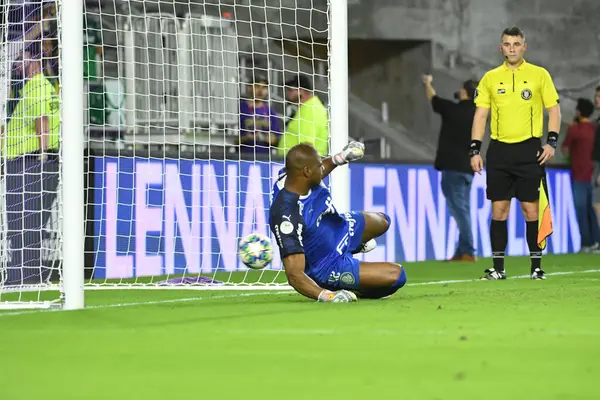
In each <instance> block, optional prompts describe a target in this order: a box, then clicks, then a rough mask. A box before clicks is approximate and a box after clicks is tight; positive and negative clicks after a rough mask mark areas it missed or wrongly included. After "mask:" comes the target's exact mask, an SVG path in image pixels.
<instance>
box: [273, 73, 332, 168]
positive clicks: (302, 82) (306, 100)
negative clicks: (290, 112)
mask: <svg viewBox="0 0 600 400" xmlns="http://www.w3.org/2000/svg"><path fill="white" fill-rule="evenodd" d="M285 85H286V87H287V90H286V97H287V100H288V101H290V102H292V103H295V104H297V105H298V111H296V114H295V115H294V117H293V118H292V119H291V120H290V121H289V123H288V124H287V127H286V130H285V133H284V134H283V137H282V138H281V140H280V141H279V146H278V153H279V155H282V156H284V155H285V154H286V153H287V152H288V150H289V149H290V148H292V147H293V146H295V145H297V144H298V143H301V142H308V143H310V144H312V145H313V146H315V148H316V149H317V151H318V152H319V154H320V155H321V156H322V157H323V156H326V155H327V151H328V150H327V149H328V142H329V119H328V116H327V109H326V108H325V106H324V105H323V103H322V102H321V100H320V99H319V98H318V97H317V96H315V95H314V93H313V87H312V83H311V79H310V78H309V77H308V76H306V75H297V76H295V77H293V78H292V79H289V80H288V81H287V82H286V83H285Z"/></svg>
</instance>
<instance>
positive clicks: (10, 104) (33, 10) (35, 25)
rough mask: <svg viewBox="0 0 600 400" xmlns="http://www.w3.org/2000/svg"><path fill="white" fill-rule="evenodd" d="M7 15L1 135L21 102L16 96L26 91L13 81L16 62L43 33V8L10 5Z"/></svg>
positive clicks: (0, 55) (0, 81)
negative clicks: (41, 11) (22, 90)
mask: <svg viewBox="0 0 600 400" xmlns="http://www.w3.org/2000/svg"><path fill="white" fill-rule="evenodd" d="M5 12H8V16H7V21H8V24H7V27H5V29H8V32H3V34H6V41H3V43H2V45H1V47H0V125H1V128H0V129H1V131H2V133H3V132H4V131H5V127H6V124H8V119H10V115H11V114H12V112H13V110H14V107H15V106H16V104H17V102H18V99H15V98H16V97H19V96H18V93H17V92H19V91H20V90H21V89H22V87H23V85H22V80H14V79H12V74H13V72H14V71H13V67H14V64H15V61H16V60H18V59H21V58H22V56H23V51H24V50H25V47H27V46H29V45H30V44H31V43H32V42H34V41H36V40H38V39H39V37H40V35H41V34H42V30H43V25H42V22H41V21H40V19H41V16H40V6H39V5H37V4H35V3H33V2H32V4H27V5H22V4H13V5H10V7H6V10H5ZM3 17H4V16H3ZM2 21H4V19H2ZM11 92H12V94H13V95H12V96H11V95H10V93H11Z"/></svg>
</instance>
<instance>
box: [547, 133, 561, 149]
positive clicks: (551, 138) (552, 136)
mask: <svg viewBox="0 0 600 400" xmlns="http://www.w3.org/2000/svg"><path fill="white" fill-rule="evenodd" d="M546 144H549V145H550V147H552V148H553V149H556V145H557V144H558V133H556V132H553V131H550V132H548V139H547V140H546Z"/></svg>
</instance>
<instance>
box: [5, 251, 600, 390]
mask: <svg viewBox="0 0 600 400" xmlns="http://www.w3.org/2000/svg"><path fill="white" fill-rule="evenodd" d="M489 262H490V261H489V260H484V261H481V262H479V263H477V264H445V263H431V262H428V263H414V264H409V265H407V272H408V277H409V282H410V286H407V287H405V288H403V289H402V290H401V291H400V292H399V293H398V294H396V295H395V296H394V297H392V298H390V299H387V300H383V301H366V300H364V301H359V302H358V303H355V304H317V303H314V302H311V301H308V300H305V299H304V298H302V297H300V296H299V295H296V294H293V293H284V294H272V293H270V294H264V293H246V294H243V293H237V292H196V291H102V292H97V291H94V292H88V293H87V294H86V299H87V304H88V305H89V306H90V307H95V308H90V309H87V310H83V311H76V312H25V313H20V314H18V315H16V314H14V312H3V313H0V337H1V341H2V343H3V346H2V347H3V348H2V352H1V353H0V360H1V362H0V376H1V377H2V381H3V382H4V383H3V384H2V388H1V389H0V399H2V400H13V399H111V400H114V399H172V400H175V399H261V400H262V399H306V400H309V399H317V398H335V399H361V398H362V399H367V400H368V399H382V398H386V399H387V398H390V399H407V400H415V399H431V400H434V399H439V400H445V399H477V400H481V399H486V400H487V399H503V400H505V399H510V400H516V399H527V400H531V399H543V400H550V399H561V400H564V399H598V398H599V396H600V395H599V393H600V391H599V389H598V386H597V384H596V383H597V381H598V378H599V377H600V364H599V363H598V360H600V280H599V279H600V272H598V271H596V272H593V271H591V270H600V256H582V255H570V256H554V257H550V256H548V257H546V258H545V259H544V262H545V269H546V271H547V272H550V273H556V272H569V274H564V275H553V276H550V277H549V279H548V280H547V281H543V282H542V281H531V280H529V279H509V280H507V281H500V282H498V281H496V282H480V281H472V282H462V283H438V284H424V283H427V282H432V281H442V280H466V279H473V278H477V277H479V276H480V275H481V273H482V270H483V269H484V268H485V267H487V266H488V265H489ZM528 270H529V267H528V260H527V259H525V258H509V259H507V271H508V273H509V276H516V275H524V274H527V273H528V272H529V271H528ZM167 301H171V302H167ZM138 302H139V303H144V302H155V303H154V304H143V305H131V303H138ZM160 302H164V303H160ZM124 303H127V304H128V305H125V306H118V307H116V306H114V305H116V304H121V305H123V304H124ZM110 305H113V307H105V306H110Z"/></svg>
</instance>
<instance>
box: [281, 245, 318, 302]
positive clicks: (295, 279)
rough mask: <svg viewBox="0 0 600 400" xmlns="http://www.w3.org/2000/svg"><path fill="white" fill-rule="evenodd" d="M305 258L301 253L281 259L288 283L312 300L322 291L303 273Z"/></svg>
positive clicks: (316, 298)
mask: <svg viewBox="0 0 600 400" xmlns="http://www.w3.org/2000/svg"><path fill="white" fill-rule="evenodd" d="M305 265H306V259H305V257H304V254H303V253H298V254H290V255H289V256H287V257H285V258H284V259H283V267H284V268H285V275H286V276H287V279H288V283H289V284H290V286H291V287H293V288H294V289H295V290H296V291H297V292H298V293H300V294H302V295H304V296H306V297H309V298H311V299H314V300H318V299H319V294H321V292H322V291H323V288H321V287H320V286H319V285H317V284H316V283H315V281H313V280H312V279H310V277H309V276H308V275H306V274H305V273H304V266H305Z"/></svg>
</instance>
